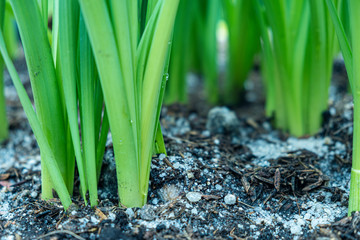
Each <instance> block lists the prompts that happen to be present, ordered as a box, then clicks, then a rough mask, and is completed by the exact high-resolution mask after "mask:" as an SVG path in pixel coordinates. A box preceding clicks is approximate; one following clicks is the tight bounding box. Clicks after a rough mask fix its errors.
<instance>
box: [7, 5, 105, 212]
mask: <svg viewBox="0 0 360 240" xmlns="http://www.w3.org/2000/svg"><path fill="white" fill-rule="evenodd" d="M44 1H46V0H44ZM44 1H43V2H40V4H41V12H40V8H39V5H38V3H37V1H36V0H29V1H26V2H21V1H18V0H10V4H11V6H12V9H13V12H14V14H15V17H16V21H17V24H18V27H19V32H20V36H21V40H22V44H23V48H24V53H25V57H26V62H27V66H28V70H29V74H30V81H31V86H32V91H33V95H34V102H35V107H36V113H35V112H34V110H33V108H32V104H31V101H30V99H29V98H28V96H27V95H26V91H25V90H24V87H23V86H22V84H21V81H20V80H19V77H18V75H17V73H16V71H15V69H14V66H13V64H12V62H11V60H10V58H9V54H8V52H7V50H6V47H5V44H2V42H1V41H0V49H1V53H2V55H3V57H4V59H5V62H6V65H7V67H8V69H9V72H10V75H11V78H12V80H13V82H14V85H15V87H16V90H17V92H18V95H19V98H20V100H21V102H22V104H23V107H24V110H25V113H26V115H27V116H28V119H29V123H30V125H31V127H32V129H33V131H34V134H35V136H36V139H37V141H38V144H39V147H40V152H41V161H42V162H41V163H42V173H41V176H42V198H43V199H50V198H52V197H53V193H52V190H53V189H54V190H55V191H56V192H57V194H58V195H59V197H60V199H61V201H62V203H63V205H64V207H65V208H67V207H68V206H69V205H70V204H71V199H70V195H72V192H73V187H74V169H75V156H76V161H77V168H78V172H79V176H80V189H81V195H82V196H83V197H84V200H85V203H86V193H87V191H88V190H89V196H90V203H91V205H92V206H94V205H96V204H97V181H98V178H99V174H100V168H101V160H102V157H103V153H104V147H105V141H106V137H107V133H108V128H109V127H108V123H107V115H106V111H104V117H103V118H102V115H103V99H102V92H101V88H100V84H99V80H98V78H97V72H96V68H95V67H94V58H93V56H92V49H91V47H90V43H89V40H88V38H87V32H86V30H85V25H84V23H83V21H82V18H81V17H80V9H79V6H78V4H77V2H76V1H54V4H53V6H52V7H53V8H54V11H53V12H54V19H53V36H52V40H53V41H52V45H51V46H50V43H49V39H48V34H47V31H48V29H47V14H48V5H47V4H45V3H44ZM27 11H29V13H28V14H27V13H26V12H27ZM45 23H46V24H45ZM1 39H2V40H3V35H2V34H1ZM1 39H0V40H1ZM65 90H66V91H65ZM78 105H79V110H80V120H81V130H82V131H81V133H82V139H81V138H80V133H79V124H78ZM101 122H102V124H101ZM100 128H101V129H100Z"/></svg>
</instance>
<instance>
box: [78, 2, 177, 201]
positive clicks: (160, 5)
mask: <svg viewBox="0 0 360 240" xmlns="http://www.w3.org/2000/svg"><path fill="white" fill-rule="evenodd" d="M79 3H80V7H81V11H82V13H83V16H84V21H85V24H86V27H87V31H88V34H89V39H90V42H91V46H92V49H93V53H94V57H95V61H96V66H97V69H98V72H99V77H100V81H101V86H102V89H103V93H104V99H105V105H106V108H107V113H108V117H109V123H110V128H111V133H112V138H113V145H114V151H115V161H116V167H117V179H118V191H119V196H120V202H121V203H122V204H123V205H125V206H127V207H140V206H143V205H144V204H145V203H146V200H147V192H148V185H149V173H150V163H151V157H152V152H153V149H154V142H155V139H161V138H157V137H156V133H157V132H161V131H159V113H160V108H161V103H162V96H163V94H164V90H165V84H166V80H167V77H166V74H165V70H166V69H167V65H168V63H167V62H168V60H169V47H170V46H171V44H170V43H171V42H170V41H171V36H172V29H173V25H174V21H175V16H176V11H177V7H178V4H179V0H172V1H168V0H149V1H118V0H110V1H108V4H107V3H106V2H105V1H88V0H79ZM164 74H165V75H164ZM161 144H163V143H161Z"/></svg>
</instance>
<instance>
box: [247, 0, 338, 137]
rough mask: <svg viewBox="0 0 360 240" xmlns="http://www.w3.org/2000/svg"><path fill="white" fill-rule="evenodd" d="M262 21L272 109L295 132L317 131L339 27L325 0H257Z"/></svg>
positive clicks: (280, 124)
mask: <svg viewBox="0 0 360 240" xmlns="http://www.w3.org/2000/svg"><path fill="white" fill-rule="evenodd" d="M254 3H255V4H256V10H257V16H258V19H259V22H260V27H261V39H262V49H263V54H262V55H263V60H262V68H263V71H262V73H263V77H264V79H265V81H266V94H267V103H266V112H267V115H269V116H271V115H273V114H274V115H275V124H276V127H278V128H281V129H283V130H285V131H289V132H290V134H293V135H295V136H302V135H305V134H314V133H316V132H317V131H318V129H319V128H320V126H321V123H322V112H323V111H324V110H326V108H327V101H328V88H329V84H330V79H331V72H332V60H333V56H334V51H335V44H334V43H335V33H334V30H333V27H332V26H331V24H330V21H331V20H330V16H329V14H328V13H327V11H326V6H325V2H323V1H310V0H304V1H285V0H280V1H271V0H263V1H259V0H257V1H254Z"/></svg>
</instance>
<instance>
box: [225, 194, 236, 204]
mask: <svg viewBox="0 0 360 240" xmlns="http://www.w3.org/2000/svg"><path fill="white" fill-rule="evenodd" d="M224 202H225V204H227V205H234V204H235V203H236V196H235V195H234V194H228V195H226V196H225V197H224Z"/></svg>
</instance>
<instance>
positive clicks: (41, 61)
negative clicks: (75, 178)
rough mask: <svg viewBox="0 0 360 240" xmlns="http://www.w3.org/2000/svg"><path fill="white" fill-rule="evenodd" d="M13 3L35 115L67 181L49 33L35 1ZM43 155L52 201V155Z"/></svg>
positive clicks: (44, 185) (13, 0) (45, 180)
mask: <svg viewBox="0 0 360 240" xmlns="http://www.w3.org/2000/svg"><path fill="white" fill-rule="evenodd" d="M10 4H11V6H12V9H13V11H14V14H15V18H16V21H17V24H18V27H19V32H20V36H21V40H22V43H23V48H24V52H25V58H26V63H27V66H28V71H29V75H30V80H31V86H32V89H33V93H34V102H35V106H36V113H37V116H38V118H39V121H40V123H41V126H42V128H43V131H44V134H45V136H46V138H47V141H48V142H49V145H50V147H51V149H53V154H54V157H55V159H56V161H57V164H58V166H59V168H60V171H61V173H62V175H63V178H64V179H67V150H66V138H65V134H64V132H65V124H64V115H63V111H62V104H61V95H60V91H59V88H58V83H57V79H56V74H55V68H54V64H53V60H52V55H51V49H50V45H49V41H48V37H47V32H46V31H45V29H44V25H43V21H42V18H41V14H40V12H39V8H38V5H37V3H36V1H35V0H27V1H20V0H10ZM39 46H41V47H39ZM41 156H42V158H41V160H42V174H41V176H42V198H43V199H50V198H52V197H53V194H52V188H53V184H55V183H52V182H51V177H50V175H49V174H50V173H49V171H50V169H47V165H46V164H45V162H46V161H45V159H44V158H47V157H50V156H46V154H44V153H41ZM44 161H45V162H44ZM67 184H68V183H67ZM71 184H72V183H71ZM68 188H71V186H68Z"/></svg>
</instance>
